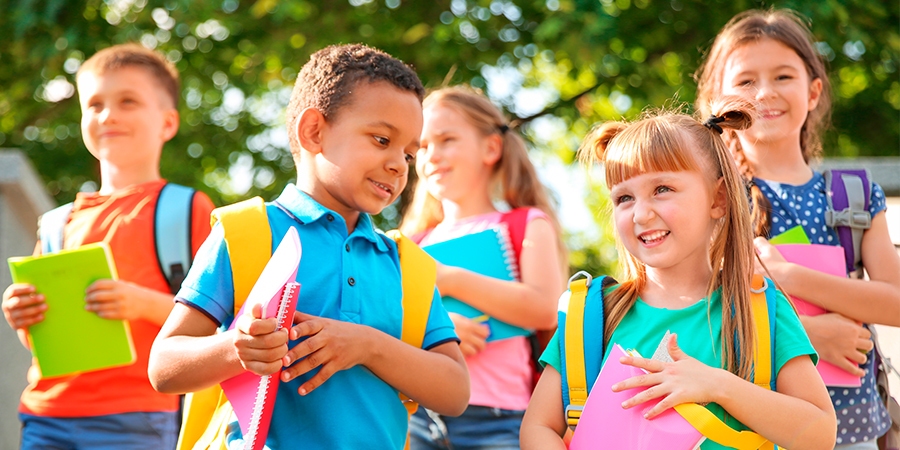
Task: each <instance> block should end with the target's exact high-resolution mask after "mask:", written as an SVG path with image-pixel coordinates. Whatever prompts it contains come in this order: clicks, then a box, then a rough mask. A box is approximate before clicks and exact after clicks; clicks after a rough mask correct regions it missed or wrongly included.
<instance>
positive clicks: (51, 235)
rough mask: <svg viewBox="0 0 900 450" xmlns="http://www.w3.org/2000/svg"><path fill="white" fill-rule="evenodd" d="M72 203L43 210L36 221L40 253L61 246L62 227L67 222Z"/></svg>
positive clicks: (57, 249) (58, 248)
mask: <svg viewBox="0 0 900 450" xmlns="http://www.w3.org/2000/svg"><path fill="white" fill-rule="evenodd" d="M74 206H75V204H74V203H66V204H65V205H62V206H60V207H58V208H56V209H52V210H50V211H47V212H45V213H44V214H42V215H41V218H40V220H39V221H38V237H39V238H40V240H41V254H47V253H53V252H58V251H60V250H62V248H63V228H65V227H66V223H68V222H69V214H71V213H72V208H73V207H74Z"/></svg>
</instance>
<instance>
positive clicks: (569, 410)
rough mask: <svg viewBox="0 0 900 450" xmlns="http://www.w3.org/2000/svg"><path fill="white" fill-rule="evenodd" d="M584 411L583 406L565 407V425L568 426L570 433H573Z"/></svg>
mask: <svg viewBox="0 0 900 450" xmlns="http://www.w3.org/2000/svg"><path fill="white" fill-rule="evenodd" d="M583 411H584V405H567V406H566V424H568V425H569V428H571V429H572V431H575V427H576V426H577V425H578V420H579V419H581V413H582V412H583Z"/></svg>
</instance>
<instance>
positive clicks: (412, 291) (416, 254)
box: [387, 230, 437, 449]
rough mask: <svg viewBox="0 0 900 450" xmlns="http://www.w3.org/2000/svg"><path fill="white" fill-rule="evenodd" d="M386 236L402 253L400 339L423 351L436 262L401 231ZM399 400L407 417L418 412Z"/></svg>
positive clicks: (414, 406)
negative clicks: (401, 326) (401, 321)
mask: <svg viewBox="0 0 900 450" xmlns="http://www.w3.org/2000/svg"><path fill="white" fill-rule="evenodd" d="M387 235H388V237H390V238H391V239H393V240H394V242H396V243H397V252H398V253H399V254H400V278H401V280H402V283H403V328H402V330H401V332H400V339H401V340H402V341H403V342H406V343H407V344H409V345H412V346H413V347H416V348H422V341H423V340H424V339H425V327H426V326H427V325H428V315H429V314H430V313H431V301H432V299H434V283H435V280H436V279H437V263H435V261H434V259H433V258H432V257H431V256H429V255H428V253H425V251H424V250H422V249H421V248H419V246H418V245H416V243H415V242H413V241H411V240H409V238H407V237H406V236H404V235H402V234H401V233H400V232H399V231H397V230H391V231H388V232H387ZM400 401H402V402H403V406H405V407H406V413H407V418H408V417H409V416H412V415H413V413H415V412H416V410H417V409H419V404H418V403H416V402H415V401H413V400H412V399H411V398H409V397H407V396H406V395H405V394H404V393H402V392H401V393H400ZM405 448H407V449H408V448H409V435H407V437H406V447H405Z"/></svg>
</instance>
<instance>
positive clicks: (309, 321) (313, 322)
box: [290, 313, 325, 341]
mask: <svg viewBox="0 0 900 450" xmlns="http://www.w3.org/2000/svg"><path fill="white" fill-rule="evenodd" d="M297 314H299V316H298V315H296V314H295V315H294V321H295V323H296V321H297V319H298V318H299V320H300V322H299V323H297V325H294V326H293V327H291V335H290V336H291V340H292V341H293V340H297V339H300V338H301V337H303V336H312V335H314V334H316V333H318V332H320V331H322V328H324V327H325V320H324V319H322V318H321V317H316V316H311V315H309V314H303V313H297Z"/></svg>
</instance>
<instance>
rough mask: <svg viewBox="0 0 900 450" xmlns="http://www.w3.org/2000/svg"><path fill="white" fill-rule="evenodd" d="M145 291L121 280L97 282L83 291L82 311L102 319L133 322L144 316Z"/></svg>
mask: <svg viewBox="0 0 900 450" xmlns="http://www.w3.org/2000/svg"><path fill="white" fill-rule="evenodd" d="M146 291H147V289H146V288H144V287H141V286H138V285H136V284H134V283H129V282H127V281H121V280H110V279H105V280H97V281H95V282H93V283H92V284H91V285H90V286H88V287H87V289H86V290H85V291H84V292H85V296H84V301H85V303H86V304H85V307H84V309H86V310H88V311H93V312H94V313H96V314H97V315H98V316H100V317H102V318H104V319H111V320H112V319H115V320H135V319H140V318H143V317H144V315H145V308H144V307H145V306H147V305H146V303H145V302H143V301H142V300H141V299H142V297H143V296H144V295H145V293H146Z"/></svg>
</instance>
